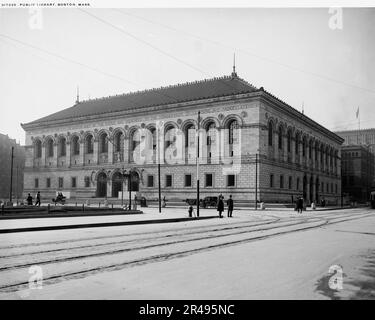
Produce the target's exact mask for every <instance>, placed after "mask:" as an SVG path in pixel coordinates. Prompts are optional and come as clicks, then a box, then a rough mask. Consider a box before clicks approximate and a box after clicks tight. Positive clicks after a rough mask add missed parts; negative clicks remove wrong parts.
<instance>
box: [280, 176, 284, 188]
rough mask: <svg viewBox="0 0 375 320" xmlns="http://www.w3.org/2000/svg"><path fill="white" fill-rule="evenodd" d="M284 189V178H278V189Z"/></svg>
mask: <svg viewBox="0 0 375 320" xmlns="http://www.w3.org/2000/svg"><path fill="white" fill-rule="evenodd" d="M283 188H284V176H280V189H283Z"/></svg>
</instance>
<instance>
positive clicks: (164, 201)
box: [162, 196, 167, 208]
mask: <svg viewBox="0 0 375 320" xmlns="http://www.w3.org/2000/svg"><path fill="white" fill-rule="evenodd" d="M166 206H167V201H166V200H165V196H164V197H163V205H162V207H163V208H165V207H166Z"/></svg>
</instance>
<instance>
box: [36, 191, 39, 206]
mask: <svg viewBox="0 0 375 320" xmlns="http://www.w3.org/2000/svg"><path fill="white" fill-rule="evenodd" d="M35 206H39V207H40V191H38V193H37V194H36V201H35Z"/></svg>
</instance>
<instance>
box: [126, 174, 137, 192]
mask: <svg viewBox="0 0 375 320" xmlns="http://www.w3.org/2000/svg"><path fill="white" fill-rule="evenodd" d="M129 190H130V184H129V183H128V191H129ZM131 191H139V175H138V173H137V172H132V175H131Z"/></svg>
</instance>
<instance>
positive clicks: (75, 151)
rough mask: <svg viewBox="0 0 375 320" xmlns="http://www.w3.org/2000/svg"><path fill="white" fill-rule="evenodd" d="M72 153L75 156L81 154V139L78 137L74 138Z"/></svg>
mask: <svg viewBox="0 0 375 320" xmlns="http://www.w3.org/2000/svg"><path fill="white" fill-rule="evenodd" d="M72 153H73V155H75V156H76V155H78V154H79V138H78V137H77V136H74V137H73V138H72Z"/></svg>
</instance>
